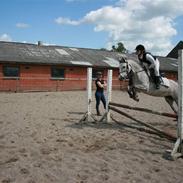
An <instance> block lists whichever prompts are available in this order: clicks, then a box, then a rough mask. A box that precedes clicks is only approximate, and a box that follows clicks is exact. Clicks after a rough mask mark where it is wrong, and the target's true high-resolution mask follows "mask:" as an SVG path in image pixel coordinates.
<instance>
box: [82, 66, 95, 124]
mask: <svg viewBox="0 0 183 183" xmlns="http://www.w3.org/2000/svg"><path fill="white" fill-rule="evenodd" d="M91 102H92V68H91V67H88V68H87V112H86V113H85V114H84V116H83V117H82V118H81V120H80V121H79V122H92V121H97V120H96V119H95V117H94V116H93V115H92V112H91Z"/></svg>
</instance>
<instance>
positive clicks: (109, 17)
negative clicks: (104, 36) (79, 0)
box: [56, 0, 183, 55]
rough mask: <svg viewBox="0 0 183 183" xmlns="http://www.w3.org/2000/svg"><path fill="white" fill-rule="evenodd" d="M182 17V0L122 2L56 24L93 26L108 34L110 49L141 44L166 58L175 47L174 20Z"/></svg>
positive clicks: (123, 0)
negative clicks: (172, 41) (117, 46)
mask: <svg viewBox="0 0 183 183" xmlns="http://www.w3.org/2000/svg"><path fill="white" fill-rule="evenodd" d="M181 15H183V3H182V0H174V1H172V0H153V1H152V0H145V1H144V0H119V1H118V2H117V3H116V4H115V5H113V6H105V7H102V8H100V9H97V10H94V11H90V12H88V13H87V14H86V15H85V16H84V17H82V18H81V19H80V20H71V19H69V18H64V17H59V18H57V19H56V20H57V21H56V23H58V24H69V25H80V24H83V23H87V24H93V25H94V31H96V32H99V31H105V32H107V33H108V43H107V47H108V48H111V46H112V45H113V44H115V43H117V42H120V41H121V42H123V43H124V45H125V47H126V48H127V49H128V50H131V51H133V50H134V48H135V45H137V44H139V43H141V44H144V45H145V46H146V47H147V49H148V50H150V51H152V52H153V53H155V54H159V55H166V54H167V53H168V52H169V51H170V50H171V49H172V47H173V45H172V44H171V38H172V37H173V36H175V35H176V34H177V31H176V29H175V27H174V20H175V18H176V17H178V16H181Z"/></svg>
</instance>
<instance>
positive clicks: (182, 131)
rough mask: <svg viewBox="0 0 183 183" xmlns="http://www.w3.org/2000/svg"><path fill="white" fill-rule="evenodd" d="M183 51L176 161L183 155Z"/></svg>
mask: <svg viewBox="0 0 183 183" xmlns="http://www.w3.org/2000/svg"><path fill="white" fill-rule="evenodd" d="M182 92H183V50H179V58H178V125H177V126H178V128H177V141H176V143H175V144H174V148H173V150H172V152H171V157H172V158H173V159H176V158H178V157H180V156H182V155H183V146H182V138H183V100H182V96H183V95H182Z"/></svg>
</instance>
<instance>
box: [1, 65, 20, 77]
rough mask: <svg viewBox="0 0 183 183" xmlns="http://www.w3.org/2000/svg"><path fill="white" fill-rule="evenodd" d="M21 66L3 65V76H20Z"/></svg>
mask: <svg viewBox="0 0 183 183" xmlns="http://www.w3.org/2000/svg"><path fill="white" fill-rule="evenodd" d="M19 73H20V68H19V67H18V66H3V76H4V77H10V78H18V77H19Z"/></svg>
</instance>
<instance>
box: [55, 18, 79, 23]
mask: <svg viewBox="0 0 183 183" xmlns="http://www.w3.org/2000/svg"><path fill="white" fill-rule="evenodd" d="M55 22H56V23H57V24H68V25H79V24H81V22H80V21H75V20H70V19H69V18H63V17H59V18H57V19H55Z"/></svg>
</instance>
